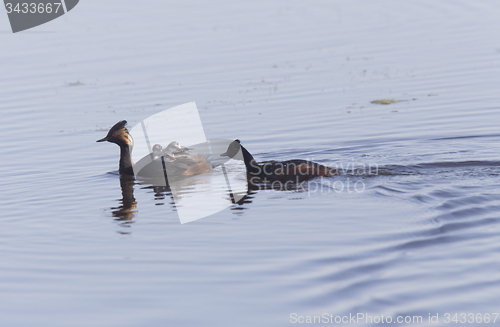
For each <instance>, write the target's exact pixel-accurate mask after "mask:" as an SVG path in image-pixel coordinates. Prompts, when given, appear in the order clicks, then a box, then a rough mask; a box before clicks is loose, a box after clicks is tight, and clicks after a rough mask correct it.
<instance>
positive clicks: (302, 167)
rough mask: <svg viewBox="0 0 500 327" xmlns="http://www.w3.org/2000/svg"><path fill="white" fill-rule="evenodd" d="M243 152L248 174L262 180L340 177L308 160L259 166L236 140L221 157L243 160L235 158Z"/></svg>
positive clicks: (277, 162)
mask: <svg viewBox="0 0 500 327" xmlns="http://www.w3.org/2000/svg"><path fill="white" fill-rule="evenodd" d="M240 150H241V153H242V155H243V161H244V162H245V166H246V168H247V173H248V174H249V175H250V176H254V177H257V178H260V179H267V180H271V181H274V180H278V181H294V182H295V181H304V180H307V179H311V178H314V177H321V176H323V177H331V176H335V175H338V174H339V173H338V170H337V169H335V168H330V167H327V166H323V165H320V164H319V163H316V162H312V161H307V160H300V159H296V160H287V161H269V162H263V163H261V164H258V163H257V161H255V159H254V158H253V156H252V155H251V154H250V152H248V151H247V149H245V148H244V147H243V146H242V145H241V144H240V140H234V141H233V142H231V143H230V144H229V146H228V148H227V151H226V152H225V153H223V154H221V157H230V158H234V159H239V160H241V157H240V158H238V157H236V158H235V156H236V155H237V154H238V152H239V151H240Z"/></svg>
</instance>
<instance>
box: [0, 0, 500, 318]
mask: <svg viewBox="0 0 500 327" xmlns="http://www.w3.org/2000/svg"><path fill="white" fill-rule="evenodd" d="M498 17H500V8H499V7H498V5H497V3H496V1H492V0H491V1H475V2H473V3H472V2H467V1H439V2H436V1H420V2H418V3H416V2H415V3H400V2H397V1H377V2H373V1H357V2H351V1H336V2H331V1H312V2H307V3H304V2H300V1H274V2H272V3H268V2H265V1H254V2H252V3H248V4H243V3H228V2H224V1H221V2H211V3H210V4H206V3H204V2H199V1H189V2H183V4H174V3H165V2H164V1H150V2H148V3H147V5H146V4H141V5H138V4H137V2H133V1H120V5H119V6H117V5H116V3H115V2H102V1H101V2H99V1H90V0H89V1H84V2H80V3H79V5H78V6H77V7H75V9H74V10H72V11H71V12H70V13H69V14H67V15H64V16H63V17H61V18H59V19H57V20H54V21H53V22H50V23H48V24H45V25H43V26H40V27H38V28H36V29H34V30H32V31H26V32H22V33H17V34H9V33H8V31H9V28H10V27H9V26H8V20H7V16H6V15H5V16H4V17H3V18H2V19H1V20H0V30H1V31H3V32H2V34H0V38H1V39H2V40H1V44H2V46H1V49H2V50H1V52H0V58H1V64H0V65H1V67H2V69H1V71H2V78H1V79H0V98H1V99H2V100H1V101H0V112H1V114H2V120H1V121H2V122H1V129H0V136H1V138H2V142H1V143H0V153H1V156H2V160H1V162H0V167H1V170H0V185H1V188H0V190H1V191H0V192H1V193H0V199H1V200H0V203H1V206H2V212H3V214H2V219H1V222H2V224H1V227H2V228H0V253H1V257H2V260H1V262H0V290H1V294H2V300H0V303H1V305H0V323H1V325H5V326H33V325H43V326H45V325H50V326H68V325H71V326H89V325H96V326H165V325H172V326H181V325H182V326H200V325H208V326H286V325H290V324H291V322H290V314H292V313H297V314H298V315H303V316H307V315H311V316H312V315H321V314H323V313H325V312H326V313H329V314H333V315H334V316H335V315H349V313H352V314H356V313H358V312H362V313H367V314H372V315H379V316H380V315H382V314H383V315H384V316H393V317H396V316H398V315H402V316H406V315H411V316H413V315H421V316H423V317H424V319H427V317H428V315H429V313H430V314H432V315H435V314H439V317H440V321H439V324H437V325H447V324H445V323H444V321H443V316H444V314H445V313H456V312H459V313H460V312H467V313H469V312H472V313H482V314H484V313H488V312H489V313H492V312H497V311H498V306H497V303H498V301H499V300H500V299H499V295H498V294H500V278H499V274H498V271H499V268H500V264H499V262H500V260H499V259H500V254H499V253H500V252H499V251H500V242H499V241H498V240H497V238H498V234H499V232H500V221H499V219H500V218H499V214H498V212H499V209H500V191H499V186H500V185H499V184H500V182H499V181H498V176H499V174H500V159H499V156H498V152H499V149H500V146H499V143H500V132H499V131H498V122H499V121H500V110H499V106H498V103H499V100H500V94H499V92H498V85H499V84H498V76H500V46H499V45H498V31H499V30H500V20H498ZM393 98H395V99H399V100H407V101H401V102H398V103H393V104H390V105H376V104H371V103H370V101H372V100H377V99H393ZM193 100H194V101H196V102H197V105H198V108H199V109H200V115H201V118H202V122H203V125H204V127H205V133H206V135H207V137H209V138H224V139H227V138H229V139H232V138H239V139H241V140H242V144H243V145H244V146H245V147H246V148H247V149H248V150H250V152H252V153H253V154H254V156H255V157H256V158H257V159H258V160H261V161H264V160H271V159H276V160H281V159H283V160H284V159H294V158H302V159H307V158H309V159H312V160H315V161H318V162H321V163H322V164H325V165H330V166H335V165H337V166H339V167H340V166H341V165H342V167H348V166H349V165H356V166H357V167H358V166H363V165H371V164H375V165H376V166H377V167H378V171H377V172H378V173H377V174H376V175H361V176H360V175H357V174H355V173H354V174H353V173H352V171H346V172H345V173H344V174H343V175H342V176H340V177H336V178H333V179H329V180H327V181H322V182H318V183H323V184H321V185H324V186H325V187H324V188H321V191H315V192H314V191H312V189H310V188H309V189H305V190H289V191H276V190H260V191H254V192H252V193H251V194H249V196H248V197H247V198H246V200H245V201H244V203H243V204H235V205H233V206H231V207H230V208H228V209H226V210H224V211H222V212H220V213H218V214H215V215H213V216H210V217H208V218H205V219H202V220H199V221H196V222H193V223H190V224H184V225H181V224H179V219H178V217H177V214H176V212H175V206H174V205H173V203H172V198H171V197H170V196H169V194H168V192H166V191H165V190H162V189H155V188H152V187H150V186H148V185H146V184H142V183H136V182H134V181H131V180H127V179H120V176H119V175H118V174H117V173H116V170H117V169H118V148H117V147H116V146H115V145H112V144H102V143H95V140H97V139H99V138H102V137H103V136H104V135H105V134H106V132H107V129H108V128H109V127H111V126H112V125H113V124H114V123H116V122H117V121H119V120H122V119H127V120H128V121H129V123H130V124H131V125H135V124H137V123H138V122H140V121H141V120H143V119H145V118H147V117H148V116H150V115H153V114H155V113H157V112H159V111H161V110H164V109H167V108H170V107H173V106H176V105H179V104H182V103H186V102H189V101H193ZM336 181H338V182H342V183H345V185H347V182H348V181H349V182H351V183H355V182H358V181H361V182H362V183H363V185H364V189H363V191H362V192H355V191H352V189H351V191H349V189H347V188H345V189H344V190H342V191H336V190H338V189H332V188H331V187H330V186H331V185H330V184H329V185H325V183H327V182H328V183H333V182H336ZM337 185H340V184H337ZM351 185H352V184H351ZM358 185H360V184H358ZM424 321H426V320H424ZM360 325H363V323H361V322H360ZM420 325H422V324H420Z"/></svg>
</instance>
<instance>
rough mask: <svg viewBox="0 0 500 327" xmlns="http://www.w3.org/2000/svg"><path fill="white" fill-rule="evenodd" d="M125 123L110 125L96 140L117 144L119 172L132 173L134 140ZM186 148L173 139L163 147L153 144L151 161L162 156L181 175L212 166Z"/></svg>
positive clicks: (168, 165)
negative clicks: (189, 152)
mask: <svg viewBox="0 0 500 327" xmlns="http://www.w3.org/2000/svg"><path fill="white" fill-rule="evenodd" d="M125 125H127V121H126V120H122V121H120V122H118V123H116V124H115V125H114V126H113V127H111V129H110V130H109V132H108V135H106V137H104V138H102V139H100V140H97V141H96V142H104V141H108V142H111V143H115V144H117V145H118V146H119V147H120V165H119V171H120V173H121V174H128V175H133V174H134V170H133V168H132V157H131V152H132V148H133V146H134V140H133V139H132V136H131V135H130V134H129V132H128V129H127V127H125ZM172 150H173V151H172ZM188 150H191V149H190V148H186V147H183V146H181V145H179V143H177V142H175V141H173V142H171V143H170V144H169V145H168V146H167V147H166V148H165V149H164V148H162V146H161V145H159V144H155V145H154V146H153V148H152V155H153V161H158V160H160V161H161V158H163V163H164V164H165V165H166V166H167V167H166V168H167V170H168V171H169V172H171V173H172V174H173V175H181V176H192V175H198V174H202V173H204V172H207V171H209V170H211V169H212V168H213V166H212V164H211V163H210V160H209V158H208V157H206V156H202V155H194V156H193V155H190V154H187V153H185V152H186V151H188Z"/></svg>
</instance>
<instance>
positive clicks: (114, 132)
mask: <svg viewBox="0 0 500 327" xmlns="http://www.w3.org/2000/svg"><path fill="white" fill-rule="evenodd" d="M125 125H127V121H126V120H122V121H119V122H118V123H116V124H115V126H113V127H111V129H110V130H109V132H108V135H106V137H104V138H102V139H100V140H97V141H96V142H104V141H108V142H111V143H115V144H117V145H118V146H119V147H120V169H119V170H120V173H122V174H128V175H133V174H134V170H133V169H132V157H131V156H130V153H131V152H132V148H133V146H134V140H133V139H132V136H130V134H129V132H128V129H127V128H126V127H125Z"/></svg>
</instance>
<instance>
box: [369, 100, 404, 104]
mask: <svg viewBox="0 0 500 327" xmlns="http://www.w3.org/2000/svg"><path fill="white" fill-rule="evenodd" d="M400 101H407V100H397V99H382V100H373V101H371V102H370V103H374V104H391V103H394V102H400Z"/></svg>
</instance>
